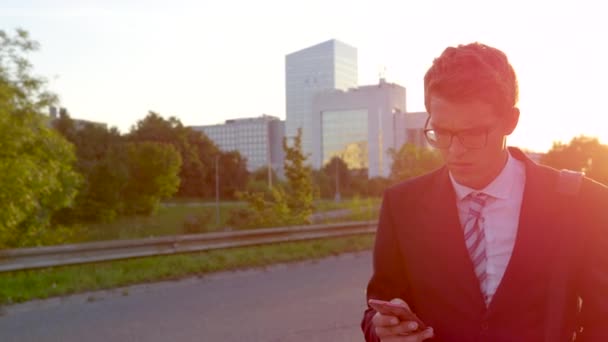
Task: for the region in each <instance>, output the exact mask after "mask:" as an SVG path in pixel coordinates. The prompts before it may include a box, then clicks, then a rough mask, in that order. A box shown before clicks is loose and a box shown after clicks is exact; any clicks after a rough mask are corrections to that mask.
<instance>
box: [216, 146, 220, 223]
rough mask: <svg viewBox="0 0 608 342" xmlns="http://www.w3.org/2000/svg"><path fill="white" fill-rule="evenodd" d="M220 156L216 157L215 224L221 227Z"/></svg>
mask: <svg viewBox="0 0 608 342" xmlns="http://www.w3.org/2000/svg"><path fill="white" fill-rule="evenodd" d="M219 171H220V155H219V154H218V155H216V156H215V223H216V225H217V227H218V228H219V227H220V172H219Z"/></svg>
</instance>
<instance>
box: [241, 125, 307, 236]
mask: <svg viewBox="0 0 608 342" xmlns="http://www.w3.org/2000/svg"><path fill="white" fill-rule="evenodd" d="M283 149H284V150H285V162H284V168H285V176H286V178H287V179H286V182H285V184H284V185H277V186H274V187H273V188H272V190H271V195H270V199H269V198H268V196H265V195H264V193H263V192H247V193H240V198H242V199H244V200H246V201H247V202H248V206H249V214H248V215H239V216H242V217H244V218H243V220H242V221H241V222H239V223H240V224H238V223H237V225H240V226H245V227H251V226H257V227H266V226H278V225H295V224H306V223H309V221H310V215H311V214H312V209H313V186H312V180H311V168H310V166H308V165H306V164H305V162H306V156H305V155H304V153H303V152H302V131H301V130H298V134H297V136H296V137H295V138H294V141H293V145H292V146H289V144H287V139H283Z"/></svg>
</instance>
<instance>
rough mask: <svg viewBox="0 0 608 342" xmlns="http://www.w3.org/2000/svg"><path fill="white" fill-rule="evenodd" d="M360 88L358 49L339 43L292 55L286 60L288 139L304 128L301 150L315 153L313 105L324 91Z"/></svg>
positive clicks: (335, 42)
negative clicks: (358, 84)
mask: <svg viewBox="0 0 608 342" xmlns="http://www.w3.org/2000/svg"><path fill="white" fill-rule="evenodd" d="M356 86H357V49H356V48H354V47H352V46H349V45H347V44H345V43H342V42H340V41H337V40H329V41H326V42H324V43H321V44H317V45H315V46H312V47H309V48H306V49H303V50H300V51H296V52H293V53H291V54H288V55H287V56H286V57H285V90H286V98H285V100H286V120H285V125H286V127H285V128H286V136H287V137H288V138H293V137H294V136H296V134H297V131H298V128H302V150H303V152H304V153H306V154H309V153H312V152H313V143H314V134H313V132H312V130H313V113H312V110H313V109H312V105H313V99H314V97H315V95H316V94H318V93H319V92H322V91H327V90H333V89H341V90H347V89H349V88H352V87H356Z"/></svg>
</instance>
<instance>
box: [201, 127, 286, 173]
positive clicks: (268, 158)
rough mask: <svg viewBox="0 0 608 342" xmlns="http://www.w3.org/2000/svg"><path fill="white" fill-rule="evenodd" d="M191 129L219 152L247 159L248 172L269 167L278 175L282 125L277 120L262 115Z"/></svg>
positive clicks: (281, 152)
mask: <svg viewBox="0 0 608 342" xmlns="http://www.w3.org/2000/svg"><path fill="white" fill-rule="evenodd" d="M191 127H192V129H194V130H198V131H201V132H203V133H205V135H207V136H208V137H209V138H210V139H211V140H212V141H213V142H214V143H215V144H216V145H217V146H218V147H219V148H220V149H221V150H222V151H238V152H239V153H240V154H241V155H242V156H243V157H245V158H247V169H248V171H250V172H251V171H254V170H257V169H259V168H261V167H267V166H268V165H269V164H270V166H271V167H272V169H274V170H275V171H277V172H278V173H279V174H281V173H282V169H283V160H284V159H285V157H284V152H283V148H282V141H283V137H284V135H285V122H284V121H281V120H280V119H279V118H277V117H274V116H270V115H262V116H260V117H254V118H242V119H232V120H226V122H225V123H223V124H217V125H208V126H191Z"/></svg>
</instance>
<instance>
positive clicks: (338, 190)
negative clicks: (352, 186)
mask: <svg viewBox="0 0 608 342" xmlns="http://www.w3.org/2000/svg"><path fill="white" fill-rule="evenodd" d="M338 164H339V163H338V161H337V160H336V161H335V162H334V166H335V168H336V196H335V198H334V200H335V201H336V202H340V199H341V198H340V173H338Z"/></svg>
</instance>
